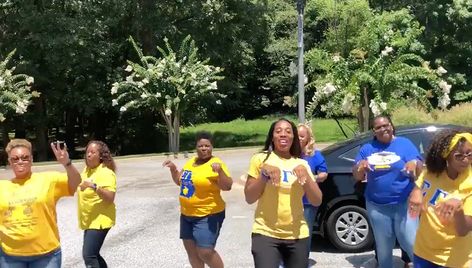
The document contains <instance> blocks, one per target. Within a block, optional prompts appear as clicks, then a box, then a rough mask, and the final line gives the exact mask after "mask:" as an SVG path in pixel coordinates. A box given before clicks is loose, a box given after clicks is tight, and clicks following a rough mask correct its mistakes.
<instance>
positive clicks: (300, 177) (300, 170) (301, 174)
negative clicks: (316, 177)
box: [293, 165, 310, 185]
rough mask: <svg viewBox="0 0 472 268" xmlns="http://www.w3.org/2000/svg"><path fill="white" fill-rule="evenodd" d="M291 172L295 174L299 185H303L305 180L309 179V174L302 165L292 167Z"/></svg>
mask: <svg viewBox="0 0 472 268" xmlns="http://www.w3.org/2000/svg"><path fill="white" fill-rule="evenodd" d="M293 174H295V176H297V181H298V183H300V184H301V185H304V184H305V182H306V181H307V180H309V179H310V175H309V174H308V170H307V169H306V167H305V166H303V165H298V166H296V167H295V168H294V169H293Z"/></svg>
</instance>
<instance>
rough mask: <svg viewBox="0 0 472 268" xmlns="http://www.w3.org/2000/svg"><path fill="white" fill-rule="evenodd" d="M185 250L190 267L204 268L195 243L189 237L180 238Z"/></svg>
mask: <svg viewBox="0 0 472 268" xmlns="http://www.w3.org/2000/svg"><path fill="white" fill-rule="evenodd" d="M182 241H183V242H184V247H185V251H187V256H188V260H189V262H190V265H192V268H205V263H204V262H203V260H202V259H200V257H199V256H198V251H197V245H196V244H195V241H193V240H190V239H182Z"/></svg>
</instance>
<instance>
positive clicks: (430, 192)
mask: <svg viewBox="0 0 472 268" xmlns="http://www.w3.org/2000/svg"><path fill="white" fill-rule="evenodd" d="M425 162H426V170H423V173H421V175H420V177H419V178H418V180H417V181H416V185H417V187H416V188H415V189H414V190H413V191H412V195H411V198H410V204H409V214H410V215H411V216H413V217H416V216H418V214H419V213H420V211H421V217H420V224H419V227H418V231H417V233H416V240H415V245H414V254H415V255H414V260H413V262H414V267H417V268H426V267H427V268H429V267H430V268H436V267H438V268H439V267H457V268H458V267H470V265H471V258H472V233H471V231H472V198H471V197H470V196H471V195H472V169H471V164H472V134H471V133H467V132H462V133H460V132H458V131H456V130H445V131H442V132H440V133H438V134H437V136H436V137H434V140H433V143H432V144H431V147H430V148H429V150H428V154H427V155H426V161H425Z"/></svg>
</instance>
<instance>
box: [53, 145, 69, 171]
mask: <svg viewBox="0 0 472 268" xmlns="http://www.w3.org/2000/svg"><path fill="white" fill-rule="evenodd" d="M51 149H52V152H53V153H54V156H55V157H56V160H57V162H59V163H60V164H62V165H63V166H66V165H67V164H69V161H70V159H69V153H68V152H67V145H66V144H64V148H62V149H61V146H60V144H59V142H57V143H54V142H52V143H51Z"/></svg>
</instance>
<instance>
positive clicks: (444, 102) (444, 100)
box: [438, 94, 451, 110]
mask: <svg viewBox="0 0 472 268" xmlns="http://www.w3.org/2000/svg"><path fill="white" fill-rule="evenodd" d="M450 103H451V99H450V98H449V94H444V95H442V96H441V97H439V99H438V106H439V107H440V108H441V109H443V110H444V109H446V108H447V106H448V105H449V104H450Z"/></svg>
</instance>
